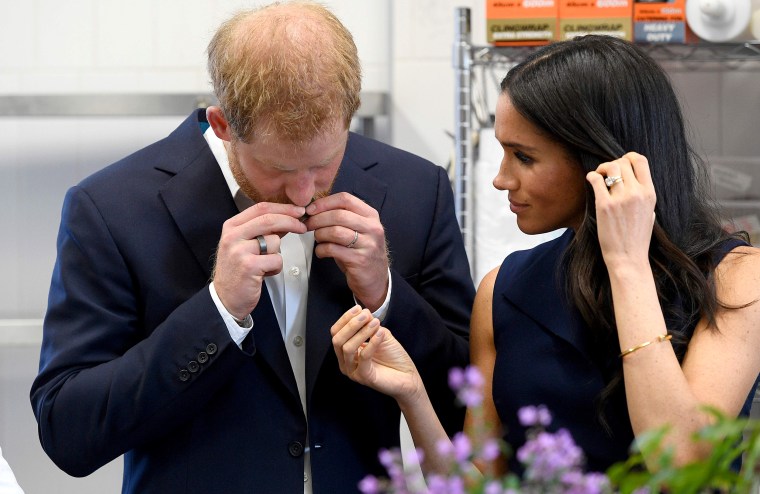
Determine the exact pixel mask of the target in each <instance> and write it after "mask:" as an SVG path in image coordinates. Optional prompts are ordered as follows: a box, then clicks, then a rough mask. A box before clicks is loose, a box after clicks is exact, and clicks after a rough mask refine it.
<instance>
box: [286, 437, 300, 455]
mask: <svg viewBox="0 0 760 494" xmlns="http://www.w3.org/2000/svg"><path fill="white" fill-rule="evenodd" d="M288 453H290V456H295V457H299V456H301V455H302V454H303V444H301V443H299V442H298V441H293V442H292V443H290V444H288Z"/></svg>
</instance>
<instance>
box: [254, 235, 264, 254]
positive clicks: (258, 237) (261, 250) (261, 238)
mask: <svg viewBox="0 0 760 494" xmlns="http://www.w3.org/2000/svg"><path fill="white" fill-rule="evenodd" d="M256 240H257V241H258V242H259V253H260V254H261V255H262V256H264V255H266V254H267V239H265V238H264V235H256Z"/></svg>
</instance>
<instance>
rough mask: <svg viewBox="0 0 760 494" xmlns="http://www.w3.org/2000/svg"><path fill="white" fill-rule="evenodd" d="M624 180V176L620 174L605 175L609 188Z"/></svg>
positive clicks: (605, 181)
mask: <svg viewBox="0 0 760 494" xmlns="http://www.w3.org/2000/svg"><path fill="white" fill-rule="evenodd" d="M622 181H623V177H621V176H620V175H615V176H609V177H605V179H604V185H606V186H607V188H608V189H610V188H612V186H613V185H615V184H616V183H618V182H622Z"/></svg>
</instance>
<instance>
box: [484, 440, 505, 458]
mask: <svg viewBox="0 0 760 494" xmlns="http://www.w3.org/2000/svg"><path fill="white" fill-rule="evenodd" d="M499 453H501V447H500V446H499V441H498V440H496V439H493V438H491V439H488V440H487V441H486V442H485V443H484V444H483V448H482V449H481V450H480V457H481V458H482V459H484V460H485V461H492V460H495V459H496V458H498V456H499Z"/></svg>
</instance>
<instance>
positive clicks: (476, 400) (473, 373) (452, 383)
mask: <svg viewBox="0 0 760 494" xmlns="http://www.w3.org/2000/svg"><path fill="white" fill-rule="evenodd" d="M483 383H484V380H483V376H482V375H481V374H480V371H479V370H478V368H477V367H473V366H469V367H467V368H466V369H464V370H463V369H460V368H456V367H455V368H453V369H451V370H450V371H449V387H451V389H452V390H453V391H455V392H456V393H457V398H458V399H459V401H460V402H461V403H462V404H464V405H465V406H467V407H470V408H474V407H477V406H479V405H480V404H481V403H482V402H483Z"/></svg>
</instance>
